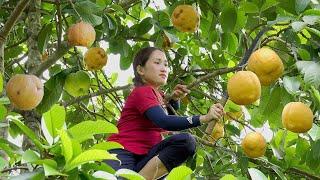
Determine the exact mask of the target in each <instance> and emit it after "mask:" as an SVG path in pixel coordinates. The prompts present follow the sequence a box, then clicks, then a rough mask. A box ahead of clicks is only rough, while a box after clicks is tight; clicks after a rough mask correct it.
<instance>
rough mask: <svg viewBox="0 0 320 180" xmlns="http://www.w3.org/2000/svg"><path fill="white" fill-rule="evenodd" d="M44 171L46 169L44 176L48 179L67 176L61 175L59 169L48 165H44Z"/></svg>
mask: <svg viewBox="0 0 320 180" xmlns="http://www.w3.org/2000/svg"><path fill="white" fill-rule="evenodd" d="M43 169H44V175H45V176H46V177H48V176H67V175H66V174H63V173H60V172H59V171H58V169H56V168H54V167H52V166H50V165H48V164H43Z"/></svg>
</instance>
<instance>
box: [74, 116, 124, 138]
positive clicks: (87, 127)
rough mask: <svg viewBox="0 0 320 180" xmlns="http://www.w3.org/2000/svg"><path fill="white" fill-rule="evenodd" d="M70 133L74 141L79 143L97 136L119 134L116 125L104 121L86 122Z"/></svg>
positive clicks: (75, 127)
mask: <svg viewBox="0 0 320 180" xmlns="http://www.w3.org/2000/svg"><path fill="white" fill-rule="evenodd" d="M68 131H69V133H70V134H71V135H72V137H73V139H76V140H78V141H79V142H82V141H84V140H86V139H89V138H91V137H92V136H93V135H95V134H104V133H118V129H117V127H116V126H115V125H113V124H111V123H109V122H107V121H104V120H97V121H84V122H81V123H79V124H77V125H74V126H72V127H71V128H70V129H68Z"/></svg>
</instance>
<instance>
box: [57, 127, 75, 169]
mask: <svg viewBox="0 0 320 180" xmlns="http://www.w3.org/2000/svg"><path fill="white" fill-rule="evenodd" d="M59 135H60V139H61V144H62V154H63V155H64V158H65V160H66V162H67V163H68V162H69V161H70V160H71V159H72V156H73V149H72V141H71V139H70V137H69V135H68V134H67V132H66V131H64V130H61V131H60V133H59Z"/></svg>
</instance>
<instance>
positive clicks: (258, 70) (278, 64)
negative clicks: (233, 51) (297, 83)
mask: <svg viewBox="0 0 320 180" xmlns="http://www.w3.org/2000/svg"><path fill="white" fill-rule="evenodd" d="M247 68H248V70H249V71H252V72H254V73H255V74H256V75H257V76H258V78H259V80H260V83H261V85H263V86H268V85H270V84H271V83H273V82H275V81H276V80H277V79H278V78H279V77H280V76H281V75H282V74H283V69H284V67H283V63H282V61H281V59H280V57H279V56H278V54H277V53H276V52H274V51H273V50H271V49H269V48H261V49H258V50H256V51H255V52H253V53H252V54H251V56H250V58H249V60H248V66H247Z"/></svg>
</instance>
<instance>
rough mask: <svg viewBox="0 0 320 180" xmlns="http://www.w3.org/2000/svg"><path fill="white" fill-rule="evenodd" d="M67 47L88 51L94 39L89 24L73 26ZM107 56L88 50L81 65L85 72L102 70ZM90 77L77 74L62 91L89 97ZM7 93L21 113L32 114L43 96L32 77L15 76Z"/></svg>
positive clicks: (9, 82) (40, 87)
mask: <svg viewBox="0 0 320 180" xmlns="http://www.w3.org/2000/svg"><path fill="white" fill-rule="evenodd" d="M67 35H68V36H67V37H68V43H69V45H70V46H85V47H90V46H91V45H92V44H93V42H94V41H95V38H96V32H95V30H94V28H93V27H92V25H91V24H89V23H86V22H83V21H81V22H79V23H76V24H74V25H72V26H71V27H70V28H69V29H68V33H67ZM107 60H108V56H107V54H106V52H105V51H104V49H102V48H100V47H91V48H89V49H88V50H87V52H86V53H85V55H84V59H83V61H84V64H85V67H86V69H87V70H89V71H95V70H101V69H102V68H103V67H104V66H105V65H106V64H107ZM89 88H90V76H89V74H88V73H87V72H86V71H83V70H80V71H77V72H75V73H71V74H69V75H68V76H67V77H66V80H65V84H64V89H65V90H66V91H67V92H68V93H69V94H70V95H72V96H82V95H85V94H88V92H89ZM6 92H7V95H8V97H9V99H10V102H11V104H12V105H13V106H14V107H15V108H18V109H20V110H32V109H34V108H35V107H37V106H38V105H39V104H40V102H41V100H42V98H43V94H44V90H43V83H42V82H41V80H40V79H39V78H38V77H37V76H35V75H28V74H16V75H14V76H13V77H12V78H10V80H9V81H8V83H7V85H6Z"/></svg>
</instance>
